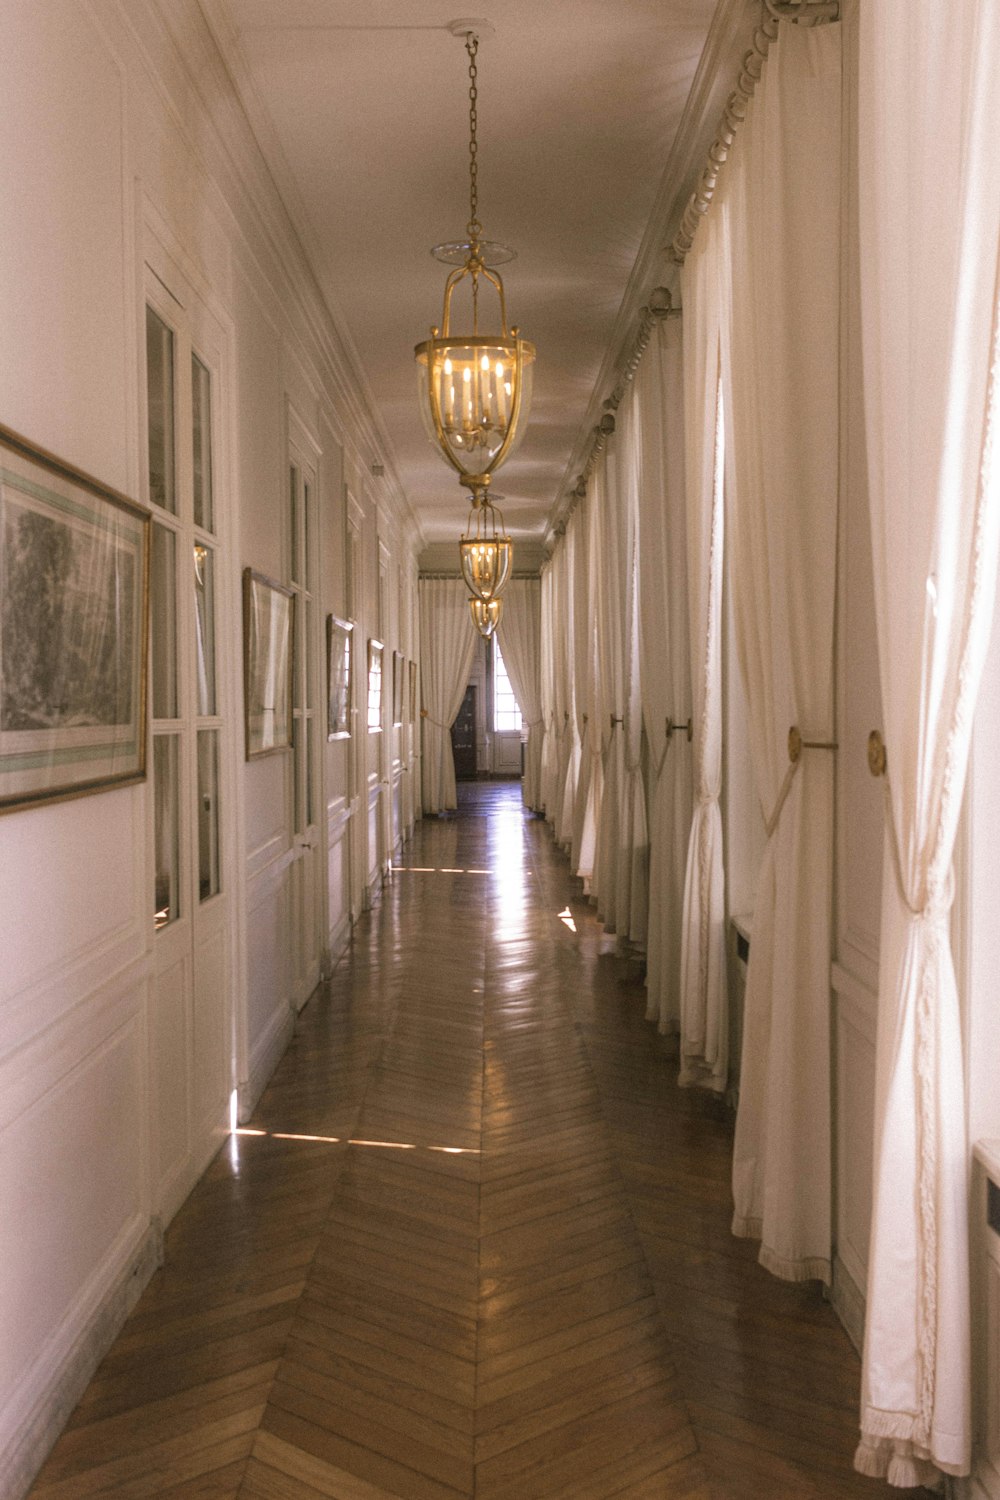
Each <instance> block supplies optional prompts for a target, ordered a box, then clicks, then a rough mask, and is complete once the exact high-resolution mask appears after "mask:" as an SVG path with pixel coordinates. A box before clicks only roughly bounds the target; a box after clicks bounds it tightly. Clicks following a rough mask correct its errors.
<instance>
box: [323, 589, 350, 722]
mask: <svg viewBox="0 0 1000 1500" xmlns="http://www.w3.org/2000/svg"><path fill="white" fill-rule="evenodd" d="M353 632H354V626H353V625H352V624H351V623H350V621H348V620H338V619H337V616H336V615H327V617H326V673H327V699H326V737H327V739H328V740H346V739H350V735H351V668H352V663H353V652H352V647H351V642H352V640H353Z"/></svg>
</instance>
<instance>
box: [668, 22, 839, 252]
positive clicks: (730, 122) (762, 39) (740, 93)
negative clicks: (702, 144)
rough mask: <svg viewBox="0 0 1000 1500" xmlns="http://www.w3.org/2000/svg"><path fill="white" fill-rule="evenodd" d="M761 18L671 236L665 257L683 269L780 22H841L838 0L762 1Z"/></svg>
mask: <svg viewBox="0 0 1000 1500" xmlns="http://www.w3.org/2000/svg"><path fill="white" fill-rule="evenodd" d="M763 10H764V15H763V17H762V19H761V22H760V25H759V26H757V27H756V28H755V30H754V34H753V46H752V47H751V48H750V50H749V51H748V52H746V53H745V54H744V57H743V66H742V68H741V69H740V75H739V77H738V79H737V80H736V87H735V88H734V89H733V91H732V93H731V94H730V95H729V98H728V99H727V100H726V107H725V109H724V110H723V111H722V119H721V120H720V121H719V127H718V132H717V134H716V137H715V140H714V141H713V142H712V144H711V146H709V148H708V160H707V162H706V163H705V165H704V167H703V168H702V173H701V177H700V178H699V180H698V186H697V187H696V188H695V190H694V192H693V193H692V194H691V197H690V198H689V199H688V204H687V207H686V208H685V210H684V214H683V217H682V218H681V225H680V228H679V229H678V231H677V233H676V234H675V235H674V238H673V241H672V242H671V244H670V246H669V248H668V250H667V255H668V256H669V258H670V260H672V261H673V263H674V265H677V266H682V265H683V264H684V261H685V258H686V256H687V253H688V251H689V250H690V249H691V246H692V244H693V243H694V237H695V232H696V231H697V228H698V225H699V223H700V222H701V220H702V218H703V217H704V215H705V214H706V213H707V212H708V209H709V205H710V204H711V202H712V198H713V197H714V195H715V188H716V184H717V182H718V180H719V173H720V172H721V170H722V166H723V163H724V162H725V160H726V158H727V157H728V155H729V152H730V151H731V149H732V145H733V142H734V141H735V139H736V133H737V131H738V130H739V127H740V126H741V125H742V124H743V121H744V120H745V119H746V114H747V105H748V104H749V103H750V100H751V99H752V98H753V93H754V89H755V88H756V87H757V84H758V83H759V82H760V75H761V71H762V69H763V67H764V59H765V58H766V57H767V54H768V51H769V49H770V47H771V43H772V42H774V41H775V40H776V38H777V36H778V28H779V22H781V21H791V22H793V23H799V22H801V23H803V24H805V25H809V26H819V25H822V24H824V23H825V22H829V21H837V20H839V19H840V0H763Z"/></svg>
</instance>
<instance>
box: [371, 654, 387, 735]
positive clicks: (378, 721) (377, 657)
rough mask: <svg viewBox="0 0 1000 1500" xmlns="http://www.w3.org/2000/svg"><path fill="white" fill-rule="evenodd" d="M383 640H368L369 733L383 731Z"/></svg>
mask: <svg viewBox="0 0 1000 1500" xmlns="http://www.w3.org/2000/svg"><path fill="white" fill-rule="evenodd" d="M384 649H385V648H384V647H383V645H382V642H381V641H376V640H375V639H373V638H372V639H369V641H368V733H369V734H381V733H382V656H383V652H384Z"/></svg>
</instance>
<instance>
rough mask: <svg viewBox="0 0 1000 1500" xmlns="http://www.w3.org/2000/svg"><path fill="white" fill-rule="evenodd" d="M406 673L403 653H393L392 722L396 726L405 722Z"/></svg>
mask: <svg viewBox="0 0 1000 1500" xmlns="http://www.w3.org/2000/svg"><path fill="white" fill-rule="evenodd" d="M405 672H406V661H405V660H404V657H403V653H402V651H394V652H393V653H392V722H393V724H394V725H396V724H402V722H403V678H404V674H405Z"/></svg>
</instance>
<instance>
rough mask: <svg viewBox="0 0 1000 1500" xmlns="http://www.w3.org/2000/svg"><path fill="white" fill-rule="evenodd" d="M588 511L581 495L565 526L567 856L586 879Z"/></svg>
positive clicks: (590, 689) (590, 626)
mask: <svg viewBox="0 0 1000 1500" xmlns="http://www.w3.org/2000/svg"><path fill="white" fill-rule="evenodd" d="M589 514H590V500H589V499H588V498H587V497H586V496H584V497H583V499H582V500H580V501H579V503H578V504H577V506H576V509H575V510H574V512H573V514H572V516H571V517H570V519H569V523H568V526H567V535H569V533H570V532H572V535H573V643H572V644H573V707H574V713H575V717H576V738H577V740H578V741H579V745H580V764H579V768H578V770H577V776H576V787H575V790H574V796H573V832H572V845H571V850H570V860H571V865H572V869H573V873H574V874H575V875H583V876H585V878H587V879H589V876H590V874H591V870H590V869H589V868H588V869H587V870H586V871H584V870H583V869H582V868H581V865H582V858H581V856H582V851H583V839H584V825H585V822H586V815H587V807H588V803H589V800H590V781H591V772H592V766H593V756H592V754H591V744H592V742H593V735H592V730H591V723H592V714H593V696H594V671H593V657H594V652H593V645H594V616H593V608H592V604H591V598H590V553H589V525H590V523H589V519H588V517H589ZM595 727H596V726H595Z"/></svg>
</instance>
